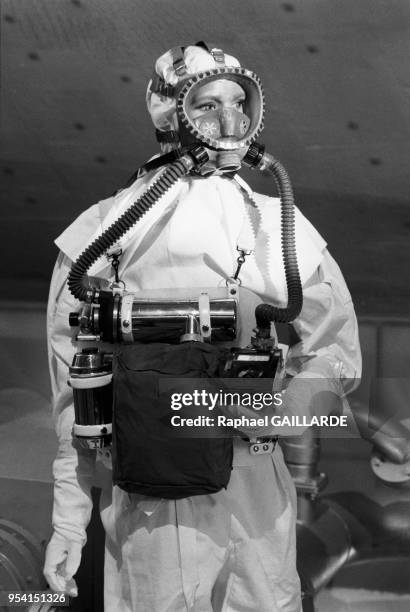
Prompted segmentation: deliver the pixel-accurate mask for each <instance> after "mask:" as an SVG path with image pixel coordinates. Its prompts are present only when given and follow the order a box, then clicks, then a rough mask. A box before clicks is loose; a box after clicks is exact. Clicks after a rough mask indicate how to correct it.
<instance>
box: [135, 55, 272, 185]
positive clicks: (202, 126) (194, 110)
mask: <svg viewBox="0 0 410 612" xmlns="http://www.w3.org/2000/svg"><path fill="white" fill-rule="evenodd" d="M198 45H199V47H197V48H198V53H199V54H200V55H201V54H203V61H204V64H202V65H204V66H206V67H207V69H205V70H198V71H196V72H194V73H192V70H193V69H194V70H195V69H196V67H197V66H196V65H195V62H194V61H193V60H192V61H191V62H188V58H187V61H185V56H184V53H183V50H182V49H179V48H178V49H173V50H172V51H173V54H174V57H175V59H174V61H173V64H172V65H173V70H174V71H175V72H174V76H175V78H177V79H178V80H177V82H176V83H175V85H171V84H169V83H167V82H166V81H165V79H164V78H163V77H161V76H160V75H158V74H157V73H155V76H154V77H153V79H152V80H151V82H150V86H149V90H148V92H149V93H148V97H147V101H148V109H149V111H150V112H151V116H152V118H153V121H154V123H155V124H156V125H157V126H158V125H160V128H159V129H157V138H158V140H159V141H160V142H161V144H162V145H165V146H166V145H168V148H169V147H172V148H180V149H182V150H184V149H186V148H187V147H190V146H192V145H194V144H200V145H202V146H204V147H205V148H206V149H207V152H208V154H209V161H208V162H207V163H205V164H204V165H203V166H202V168H201V169H200V170H198V172H199V173H200V174H202V175H204V174H209V173H216V174H221V173H225V172H236V171H238V170H239V169H240V167H241V164H242V159H243V157H244V156H245V154H246V151H247V150H248V148H249V146H250V144H251V143H252V142H254V141H255V140H256V138H257V137H258V135H259V134H260V133H261V131H262V129H263V117H264V95H263V89H262V84H261V81H260V79H259V77H258V76H257V75H256V74H255V73H254V72H251V71H250V70H246V69H244V68H241V67H240V66H239V65H232V66H231V65H227V64H228V63H229V64H235V63H236V64H238V62H237V61H236V60H234V58H230V56H226V55H225V54H224V53H223V51H221V50H220V49H211V50H208V48H207V47H206V48H205V49H206V51H205V49H204V47H203V46H204V43H198ZM188 49H192V47H189V48H188ZM188 57H189V54H188ZM227 58H230V59H227ZM188 64H189V65H188ZM212 64H213V65H214V66H216V67H215V68H211V67H210V66H212ZM230 85H231V87H230ZM235 92H237V94H238V92H239V95H237V94H236V95H237V97H238V100H239V101H240V103H239V104H238V106H239V107H240V108H237V107H236V100H235V97H236V96H235ZM152 94H154V95H155V102H154V103H153V102H152V99H153V95H152ZM158 100H160V102H158ZM161 100H162V104H163V105H164V116H165V115H166V116H168V117H169V114H170V110H171V109H172V108H174V109H175V118H174V123H175V122H176V125H174V126H173V127H174V128H177V129H164V128H165V127H166V126H165V125H163V124H162V123H161V120H160V119H159V118H160V111H159V109H160V108H161ZM172 100H174V101H175V107H172V102H171V101H172ZM198 100H203V101H204V102H207V101H208V102H210V103H209V104H208V103H205V104H204V112H201V107H200V104H199V103H198ZM170 105H171V106H170ZM208 106H209V109H208V110H207V107H208ZM211 107H212V108H211ZM161 119H162V118H161ZM169 126H170V124H169ZM169 126H168V127H169Z"/></svg>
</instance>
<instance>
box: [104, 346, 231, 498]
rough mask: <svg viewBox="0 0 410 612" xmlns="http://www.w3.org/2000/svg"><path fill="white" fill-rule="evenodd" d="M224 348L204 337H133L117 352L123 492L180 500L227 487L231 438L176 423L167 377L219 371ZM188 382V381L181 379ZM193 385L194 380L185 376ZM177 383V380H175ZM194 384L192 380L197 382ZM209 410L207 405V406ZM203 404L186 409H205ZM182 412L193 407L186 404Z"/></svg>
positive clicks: (116, 431) (118, 463) (117, 459)
mask: <svg viewBox="0 0 410 612" xmlns="http://www.w3.org/2000/svg"><path fill="white" fill-rule="evenodd" d="M219 363H220V351H219V349H217V348H215V347H214V346H211V345H208V344H204V343H201V342H187V343H183V344H177V345H169V344H160V343H157V344H130V345H122V346H118V347H117V348H116V350H115V352H114V355H113V380H114V402H113V481H114V484H116V485H118V486H119V487H121V488H122V489H124V490H125V491H128V492H130V493H140V494H142V495H148V496H153V497H164V498H168V499H180V498H183V497H190V496H192V495H204V494H209V493H216V492H217V491H219V490H221V489H222V488H226V486H227V484H228V482H229V478H230V475H231V470H232V456H233V441H232V437H226V436H224V437H223V436H220V435H219V436H218V433H217V430H216V429H215V430H214V429H213V428H210V429H209V432H208V434H207V435H206V436H204V437H196V436H200V435H201V433H200V430H199V433H198V432H195V431H192V436H195V437H190V436H191V434H190V433H188V436H189V437H187V436H186V435H181V434H180V432H179V431H178V430H175V428H173V427H172V426H171V425H170V420H171V417H172V416H173V415H175V414H180V413H182V412H183V411H182V410H181V411H179V412H173V411H172V409H171V405H170V401H169V397H170V395H169V393H168V394H167V393H161V389H160V387H161V383H164V382H165V383H167V378H168V379H169V381H170V383H172V382H173V381H174V380H175V379H189V378H195V379H204V383H206V381H205V379H208V380H209V384H210V385H211V387H212V386H213V389H214V390H215V388H217V387H215V383H213V382H212V381H211V380H210V379H213V378H215V377H217V376H218V369H219ZM182 382H184V381H182ZM186 383H187V386H188V388H189V384H190V381H189V380H186ZM171 387H172V384H171ZM191 389H192V385H191ZM206 410H207V409H206ZM199 412H200V411H198V408H197V407H194V408H190V409H189V411H188V415H189V416H191V417H193V416H195V415H196V414H199ZM184 415H185V416H186V415H187V413H186V411H185V410H184Z"/></svg>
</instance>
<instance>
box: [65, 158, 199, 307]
mask: <svg viewBox="0 0 410 612" xmlns="http://www.w3.org/2000/svg"><path fill="white" fill-rule="evenodd" d="M194 163H195V162H194V159H193V158H191V156H190V155H185V156H184V157H182V158H181V159H179V160H177V161H176V162H174V163H173V164H172V165H171V166H169V167H168V168H167V169H166V170H165V172H164V174H162V175H161V176H160V177H159V178H158V179H157V180H156V181H155V182H154V183H153V184H152V185H151V186H150V187H149V188H148V189H147V191H145V193H143V194H142V196H140V197H139V198H138V200H137V201H136V202H134V204H133V205H132V206H131V207H130V208H129V209H128V210H126V211H125V212H124V213H123V214H122V215H121V217H119V218H118V219H117V220H116V221H115V222H114V223H112V224H111V225H110V227H108V228H107V229H106V230H105V231H104V232H103V233H102V234H101V236H98V238H96V239H95V240H94V242H92V243H91V244H90V245H89V246H88V247H87V248H86V249H85V250H84V251H83V252H82V253H81V255H80V256H79V257H78V259H77V260H76V261H75V262H74V264H73V265H72V267H71V270H70V274H69V275H68V287H69V289H70V291H71V293H72V295H73V296H74V297H75V298H77V299H78V300H81V301H85V300H87V299H90V298H91V299H92V297H93V296H94V293H95V289H93V288H92V287H89V286H87V285H85V278H86V272H87V270H89V268H90V267H91V266H92V265H93V263H95V262H96V261H97V259H98V258H99V257H101V255H102V254H103V253H104V252H105V251H106V250H107V249H109V248H110V247H111V246H112V245H113V244H115V243H116V242H117V240H119V239H120V238H121V236H123V235H124V234H125V233H126V232H127V231H128V230H129V229H130V228H131V227H132V226H133V225H135V223H136V222H137V221H138V220H139V219H141V217H142V216H143V215H144V214H145V213H146V212H148V210H150V208H152V206H153V205H154V204H155V203H156V202H157V201H158V200H159V199H160V198H161V196H163V195H164V193H165V192H166V191H168V189H170V188H171V187H172V185H174V183H176V182H177V180H178V179H179V178H181V177H182V176H185V175H186V174H188V172H189V171H190V170H191V169H192V167H193V166H194Z"/></svg>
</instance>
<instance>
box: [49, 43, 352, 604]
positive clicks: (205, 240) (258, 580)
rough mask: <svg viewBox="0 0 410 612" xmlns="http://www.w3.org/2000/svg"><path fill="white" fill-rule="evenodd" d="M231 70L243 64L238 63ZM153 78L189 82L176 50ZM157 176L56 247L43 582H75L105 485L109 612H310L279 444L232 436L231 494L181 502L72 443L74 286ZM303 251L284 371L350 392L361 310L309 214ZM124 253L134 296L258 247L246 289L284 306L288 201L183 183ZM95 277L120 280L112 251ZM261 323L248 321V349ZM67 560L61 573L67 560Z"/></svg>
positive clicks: (89, 214)
mask: <svg viewBox="0 0 410 612" xmlns="http://www.w3.org/2000/svg"><path fill="white" fill-rule="evenodd" d="M228 57H230V56H226V58H228ZM226 58H225V59H226ZM229 61H230V63H231V64H232V65H233V66H238V65H239V63H238V62H237V60H235V59H234V58H230V59H229ZM185 62H186V65H187V67H188V70H189V72H190V73H194V72H195V71H198V70H203V69H206V68H208V67H214V65H213V64H212V62H213V60H212V57H211V56H210V55H209V53H206V52H205V51H203V50H198V48H193V47H188V48H187V49H186V51H185ZM210 62H211V63H210ZM156 70H157V74H160V75H162V77H163V78H164V79H165V80H166V81H167V82H168V83H171V84H175V83H176V82H177V81H178V79H177V77H176V76H175V73H174V72H173V71H172V54H170V53H168V54H165V55H164V56H163V57H162V58H160V60H158V62H157V64H156ZM147 102H148V107H149V111H150V113H151V117H152V119H153V121H154V124H155V126H156V127H157V128H159V129H164V130H168V129H174V130H175V129H177V124H176V123H175V116H174V114H173V113H174V109H175V100H174V101H172V99H169V100H167V98H164V97H163V96H157V95H156V94H150V93H149V94H148V97H147ZM166 147H167V145H165V146H164V148H166ZM159 172H161V171H159ZM152 179H153V176H152V175H148V176H145V177H143V178H140V179H138V180H137V181H136V182H135V183H134V184H133V185H131V186H130V187H129V188H127V189H125V190H123V191H121V192H119V193H118V194H117V195H116V196H114V197H111V198H108V199H107V200H104V201H102V202H100V203H98V204H96V205H95V206H93V207H91V208H90V209H89V210H87V211H86V212H85V213H83V214H82V215H81V216H80V217H79V218H78V219H77V221H75V222H74V223H73V225H71V226H70V227H69V228H68V229H67V230H66V231H65V232H64V233H63V234H62V235H61V236H60V237H59V238H58V240H57V241H56V243H57V246H58V247H59V248H60V251H61V254H60V256H59V258H58V261H57V264H56V267H55V270H54V275H53V279H52V283H51V291H50V300H49V307H48V333H49V356H50V368H51V376H52V387H53V395H54V413H55V419H56V426H57V433H58V437H59V440H60V447H59V453H58V456H57V458H56V460H55V462H54V475H55V494H54V509H53V526H54V529H55V534H54V536H53V538H52V540H51V542H50V544H49V547H48V551H47V558H46V567H45V574H46V576H48V577H49V580H50V581H51V580H54V584H56V585H57V586H58V585H62V586H60V588H66V589H68V590H70V585H71V589H72V583H70V578H71V577H72V575H73V573H75V570H76V566H77V565H78V562H79V550H80V548H81V546H82V545H83V544H84V542H85V539H86V535H85V529H86V526H87V524H88V521H89V519H90V514H91V499H90V486H91V484H96V485H100V486H101V487H102V500H101V517H102V521H103V524H104V527H105V531H106V550H105V610H106V611H107V612H131V611H132V612H148V611H149V612H182V611H189V612H211V611H215V612H219V611H221V612H222V611H223V612H300V610H301V601H300V585H299V579H298V576H297V572H296V567H295V556H296V545H295V519H296V496H295V488H294V485H293V483H292V480H291V478H290V476H289V473H288V471H287V468H286V466H285V464H284V461H283V456H282V452H281V450H280V447H279V446H277V447H276V449H275V450H274V452H273V453H272V454H265V455H261V456H253V455H251V454H250V452H249V448H248V444H247V443H246V442H244V441H243V440H241V439H239V438H238V439H235V445H234V461H233V471H232V475H231V479H230V482H229V485H228V487H227V489H226V490H222V491H220V492H218V493H216V494H214V495H201V496H195V497H191V498H187V499H180V500H176V501H173V500H165V499H156V498H148V497H143V496H141V495H136V494H131V495H128V494H127V493H125V492H124V491H122V490H121V489H119V488H118V487H114V488H113V487H112V485H111V473H110V471H109V470H108V469H106V468H105V467H104V466H103V465H102V464H101V463H100V462H97V466H95V456H94V451H85V450H83V451H77V450H76V448H75V447H74V446H73V445H72V441H71V430H72V425H73V421H74V410H73V401H72V392H71V390H70V389H69V387H68V386H67V378H68V367H69V365H70V364H71V361H72V358H73V355H74V353H75V352H76V350H79V348H82V347H78V346H77V345H76V342H75V340H74V336H75V330H70V328H69V326H68V314H69V312H71V311H76V310H78V308H79V304H78V302H77V301H76V300H75V299H74V298H73V297H72V296H71V294H70V293H69V291H68V289H67V285H66V279H67V276H68V273H69V270H70V266H71V264H72V262H73V261H75V259H76V258H77V257H78V256H79V255H80V253H81V252H82V251H83V250H84V248H85V247H86V246H87V245H88V244H90V242H91V241H92V240H94V239H95V238H96V237H97V236H98V235H100V233H101V232H102V231H103V230H104V229H106V228H107V227H108V226H109V225H111V223H112V222H113V221H115V220H116V219H117V218H118V216H119V215H120V214H122V213H123V212H124V211H125V210H126V209H127V208H129V206H130V205H132V203H133V202H135V200H136V199H137V198H138V197H139V196H140V195H141V194H142V193H143V192H144V191H145V190H146V188H147V186H148V185H149V184H150V182H151V180H152ZM296 242H297V253H298V261H299V267H300V275H301V280H302V284H303V292H304V306H303V310H302V312H301V314H300V316H299V317H298V318H297V320H296V321H295V323H294V327H295V329H296V331H297V333H298V335H299V337H300V339H301V340H300V342H299V343H298V344H297V345H295V346H293V347H292V348H291V350H290V352H289V358H288V364H287V370H288V372H289V373H290V374H292V375H296V378H295V379H294V380H297V378H298V376H299V377H303V376H313V377H315V378H316V380H319V381H322V382H323V385H324V386H326V384H327V381H328V380H333V381H334V382H335V385H336V387H339V388H340V391H341V392H342V386H343V384H344V383H343V381H347V380H349V381H351V380H352V379H356V378H358V377H359V376H360V370H361V359H360V350H359V346H358V333H357V324H356V318H355V315H354V310H353V305H352V301H351V298H350V295H349V292H348V290H347V288H346V285H345V282H344V280H343V277H342V275H341V273H340V270H339V268H338V267H337V265H336V263H335V262H334V260H333V259H332V258H331V256H330V255H329V253H328V252H327V250H326V248H325V247H326V245H325V242H324V241H323V239H322V238H321V237H320V236H319V235H318V233H317V232H316V230H315V229H314V228H313V227H312V225H311V224H310V223H309V222H308V221H307V220H306V219H305V218H304V217H303V216H302V215H301V214H300V213H299V212H297V214H296ZM121 245H122V249H123V255H122V258H121V264H120V269H119V271H120V277H121V279H122V280H123V281H124V282H125V283H126V286H127V290H128V291H131V292H138V291H142V290H150V289H166V288H175V287H180V288H192V287H217V286H224V285H225V282H226V279H228V278H229V277H231V276H232V275H233V273H234V272H235V269H236V265H237V262H236V259H237V257H238V251H237V247H240V248H243V249H249V250H253V253H252V254H251V255H250V256H249V257H247V258H246V262H245V263H244V265H243V267H242V269H241V272H240V278H241V281H242V286H243V287H245V288H248V289H250V290H252V291H253V292H254V293H255V294H256V295H257V296H258V300H257V301H258V302H269V303H273V304H274V305H280V306H284V305H285V304H286V302H287V294H286V283H285V276H284V270H283V262H282V254H281V240H280V204H279V200H278V199H275V198H269V197H266V196H262V195H259V194H255V193H252V191H251V190H250V188H249V187H248V186H247V185H246V184H245V183H244V182H243V181H241V180H240V179H239V178H235V179H232V178H227V177H222V176H210V177H208V178H202V177H198V176H197V177H193V176H190V177H186V178H183V179H180V180H179V181H178V182H177V183H176V184H175V185H174V186H173V187H172V188H171V189H170V190H169V191H168V192H167V193H166V194H165V195H163V196H162V198H161V199H160V200H159V201H158V202H157V203H156V204H155V206H154V207H153V208H152V209H151V210H150V211H149V212H148V213H147V214H145V216H144V217H143V218H142V219H141V220H140V221H139V222H138V224H137V225H136V226H135V227H133V228H132V229H130V230H129V231H128V233H127V234H126V235H125V236H124V237H123V238H122V239H121ZM89 274H90V275H91V276H97V277H101V278H108V279H111V280H112V279H113V271H112V269H111V266H110V264H109V262H108V260H107V259H106V258H105V256H102V257H101V258H100V259H99V260H98V261H97V262H96V263H95V264H94V265H93V267H92V268H91V270H90V271H89ZM253 324H254V321H252V317H249V321H248V322H247V325H248V329H247V330H245V331H246V334H247V335H248V341H249V339H250V332H251V327H252V325H253ZM246 334H245V335H246ZM101 348H103V349H104V345H102V347H101ZM290 389H291V387H289V389H288V393H289V397H290V396H291V393H290ZM295 397H297V394H294V398H293V399H294V401H295ZM296 403H297V401H296ZM296 408H298V407H296ZM304 408H305V407H304V406H301V407H300V409H301V411H302V412H303V410H304ZM292 410H295V406H292ZM285 411H286V406H285ZM267 433H268V432H266V431H264V432H263V435H266V434H267ZM270 433H272V434H275V431H274V430H272V431H271V432H270ZM96 467H97V469H96ZM64 558H66V567H65V576H63V577H61V576H60V575H59V572H58V570H57V565H58V563H60V562H61V561H62V560H63V559H64ZM60 573H61V570H60Z"/></svg>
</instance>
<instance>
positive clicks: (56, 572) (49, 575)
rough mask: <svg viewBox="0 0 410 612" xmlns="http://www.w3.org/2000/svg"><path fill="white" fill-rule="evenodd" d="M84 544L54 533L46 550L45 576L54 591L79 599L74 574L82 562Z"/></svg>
mask: <svg viewBox="0 0 410 612" xmlns="http://www.w3.org/2000/svg"><path fill="white" fill-rule="evenodd" d="M82 547H83V546H82V544H80V542H76V541H74V540H71V539H70V538H69V537H64V536H62V535H60V534H59V533H57V532H54V533H53V535H52V537H51V540H50V542H49V543H48V546H47V550H46V560H45V564H44V570H43V573H44V576H45V578H46V580H47V582H48V584H49V585H50V588H51V589H52V590H53V591H63V592H64V593H66V594H67V595H70V596H71V597H77V595H78V590H77V585H76V583H75V580H74V579H73V576H74V574H75V573H76V572H77V570H78V568H79V565H80V561H81V551H82Z"/></svg>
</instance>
